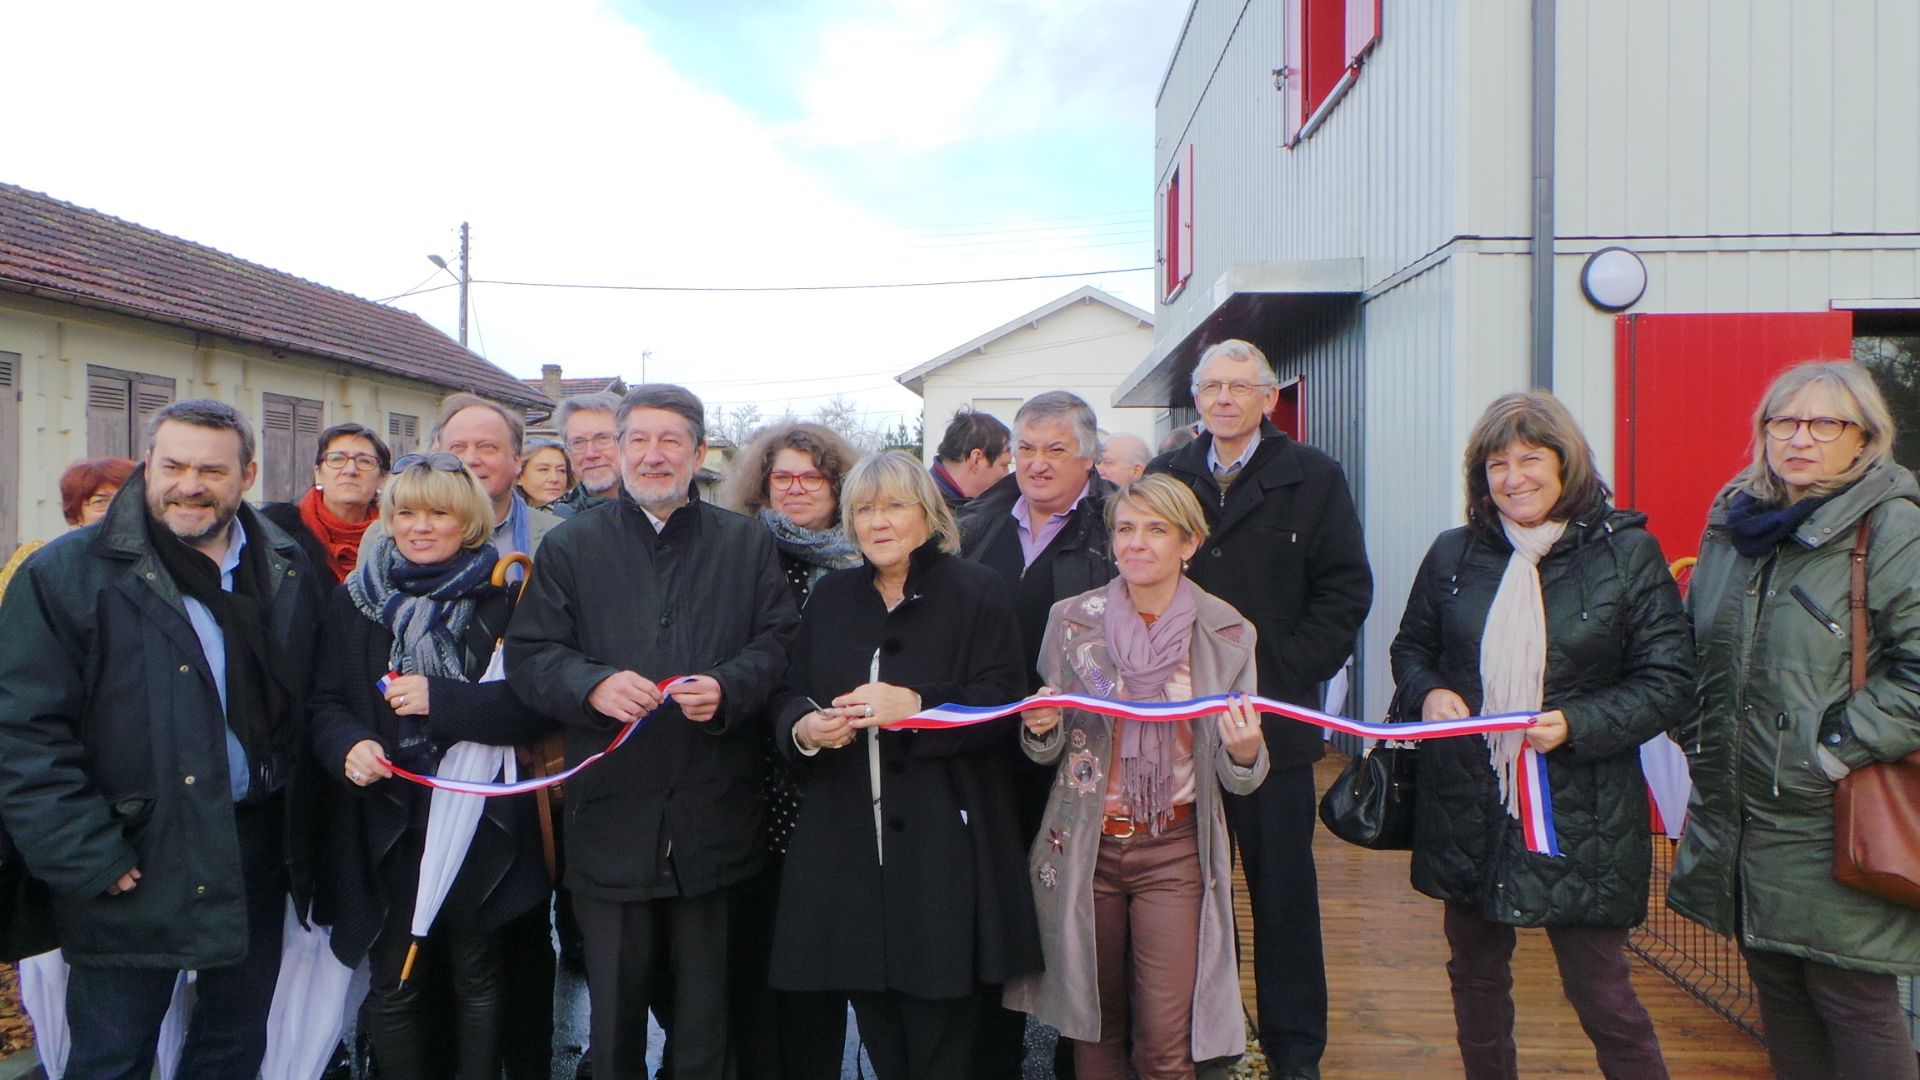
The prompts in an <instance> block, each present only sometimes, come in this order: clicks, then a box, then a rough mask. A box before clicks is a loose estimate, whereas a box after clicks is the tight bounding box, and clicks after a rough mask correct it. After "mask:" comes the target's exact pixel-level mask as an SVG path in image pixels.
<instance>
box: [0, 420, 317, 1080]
mask: <svg viewBox="0 0 1920 1080" xmlns="http://www.w3.org/2000/svg"><path fill="white" fill-rule="evenodd" d="M148 440H149V447H148V450H147V456H146V461H145V466H144V469H143V472H141V473H136V474H134V476H133V477H132V478H131V479H130V480H129V481H128V482H127V484H126V486H125V487H123V488H121V489H120V493H119V495H118V496H117V497H116V498H115V499H114V502H113V505H112V506H111V507H110V508H109V509H108V511H107V516H106V518H105V519H104V520H103V521H101V522H100V523H99V524H98V525H95V526H93V527H90V528H86V529H81V530H77V531H75V532H70V533H68V534H66V535H65V536H63V537H61V538H60V539H58V540H55V541H54V542H53V543H52V544H49V545H48V546H47V547H46V549H45V550H43V551H41V552H39V553H38V554H36V555H35V556H34V557H33V558H32V559H31V560H29V561H28V562H27V564H26V567H25V569H24V570H23V572H22V573H21V574H20V577H19V580H17V581H15V582H14V583H13V586H12V587H11V588H10V589H9V590H8V591H7V597H6V602H5V603H4V604H0V643H4V644H0V815H3V816H4V817H5V819H6V823H7V828H8V830H9V831H10V832H11V833H12V835H13V839H14V842H15V843H16V844H17V845H18V847H19V850H20V853H21V855H22V856H24V858H25V860H26V864H27V868H28V870H30V871H31V872H32V873H33V875H34V876H35V877H37V878H39V879H40V880H42V881H44V882H46V883H47V885H48V886H49V887H50V888H51V889H52V891H53V893H54V895H55V897H56V898H57V903H56V911H55V918H56V923H57V927H58V931H59V934H58V936H59V940H60V945H61V947H62V948H63V950H64V951H65V954H66V959H67V961H68V962H69V963H71V964H72V965H73V973H72V976H71V980H70V982H69V984H68V988H67V1015H68V1020H69V1022H70V1024H71V1025H72V1032H73V1050H72V1056H71V1057H70V1058H69V1059H68V1062H67V1072H66V1075H68V1076H70V1077H74V1078H75V1080H86V1078H90V1077H103V1076H112V1077H122V1076H145V1075H147V1073H148V1072H149V1071H151V1069H152V1068H153V1062H154V1046H155V1040H156V1039H157V1038H158V1036H159V1033H160V1023H161V1020H162V1018H163V1017H164V1016H165V1014H166V1011H167V1007H168V1004H169V1002H170V1001H171V999H172V997H173V988H174V981H175V978H176V976H177V975H178V973H179V972H180V971H181V970H183V969H193V970H197V971H198V972H199V995H198V1001H197V1003H196V1005H195V1006H194V1011H193V1017H192V1019H191V1021H190V1022H189V1025H188V1030H187V1039H186V1045H185V1047H184V1049H183V1051H182V1054H181V1059H180V1067H179V1068H180V1075H182V1076H192V1077H196V1078H198V1077H208V1078H214V1080H220V1078H229V1080H253V1077H254V1076H255V1075H256V1074H257V1073H258V1071H259V1068H260V1061H261V1057H262V1055H263V1054H264V1053H265V1051H266V1039H267V1033H266V1023H267V1011H268V1007H269V1005H270V1004H271V1003H272V1000H273V990H274V982H275V979H276V978H277V977H278V975H279V971H280V934H281V923H282V919H283V912H284V909H285V907H286V897H287V891H288V888H289V884H290V882H289V869H290V868H291V870H292V871H293V880H292V882H291V884H292V886H293V888H294V891H295V894H296V896H297V897H298V898H299V900H300V903H301V905H302V906H303V907H304V904H305V900H306V898H307V896H308V895H310V890H309V888H308V885H309V884H310V883H309V882H307V881H306V880H305V876H306V874H307V859H306V852H305V851H304V850H303V848H304V845H303V844H301V843H299V842H293V843H291V845H290V838H289V824H288V822H289V813H288V810H289V806H290V805H292V804H293V803H294V801H295V796H296V795H297V794H299V792H296V791H294V790H291V789H293V788H295V787H296V785H294V784H292V783H290V780H291V778H292V777H294V776H295V775H297V774H298V773H299V772H300V771H301V769H302V768H303V767H304V766H305V765H306V764H307V758H308V754H307V751H306V738H305V734H304V725H303V723H302V722H301V715H302V711H303V709H304V704H305V700H304V699H305V693H306V672H307V671H308V670H309V669H310V666H311V662H312V657H313V649H314V639H315V636H316V628H317V626H318V622H319V600H320V596H319V590H318V587H317V584H316V580H317V579H316V578H315V576H314V573H313V572H312V569H311V568H310V566H309V565H308V563H307V560H306V556H305V554H304V553H302V552H301V550H300V548H299V545H298V544H296V543H295V542H294V541H293V540H292V539H291V538H289V537H288V536H287V535H286V534H285V533H283V532H281V531H280V530H279V529H277V528H275V527H274V526H273V525H271V524H269V523H268V522H267V521H266V519H264V518H262V517H260V516H259V515H258V514H257V513H255V512H254V511H253V509H252V508H251V507H248V506H247V505H245V503H244V502H242V499H241V496H242V494H243V493H244V492H245V491H246V490H247V488H248V487H250V486H251V485H252V484H253V481H254V477H255V475H256V474H257V472H258V471H259V470H258V465H257V463H256V462H255V461H254V460H253V451H254V439H253V431H252V429H251V428H250V427H249V426H248V424H247V421H246V419H245V418H244V417H242V416H241V415H240V414H239V413H238V412H237V411H235V410H234V409H233V407H232V406H230V405H226V404H224V403H221V402H217V401H183V402H179V403H177V404H174V405H169V406H167V407H166V408H165V409H162V410H161V411H160V412H159V413H157V414H156V415H155V416H154V418H153V421H152V423H151V425H150V426H149V428H148ZM295 835H296V836H297V833H296V834H295ZM290 847H291V850H290Z"/></svg>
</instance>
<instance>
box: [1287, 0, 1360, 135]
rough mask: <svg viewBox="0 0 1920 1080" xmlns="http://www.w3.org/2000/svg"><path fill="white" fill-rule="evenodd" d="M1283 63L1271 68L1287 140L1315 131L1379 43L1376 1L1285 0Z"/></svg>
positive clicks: (1343, 94)
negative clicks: (1275, 80)
mask: <svg viewBox="0 0 1920 1080" xmlns="http://www.w3.org/2000/svg"><path fill="white" fill-rule="evenodd" d="M1286 3H1287V27H1286V57H1287V65H1286V66H1285V67H1283V68H1281V69H1280V70H1279V71H1277V72H1275V73H1274V74H1275V76H1276V77H1277V78H1278V80H1279V84H1280V93H1281V115H1282V124H1283V126H1284V128H1285V142H1286V145H1288V146H1293V145H1295V144H1297V143H1299V141H1300V140H1301V139H1304V138H1306V137H1307V136H1309V135H1311V134H1313V132H1314V130H1315V129H1316V128H1318V127H1319V126H1320V123H1321V121H1322V120H1324V119H1325V118H1326V114H1327V113H1328V111H1330V110H1331V109H1332V108H1333V106H1334V105H1335V104H1337V103H1338V102H1339V100H1340V99H1341V98H1342V97H1344V96H1345V95H1346V92H1347V90H1348V88H1349V87H1351V86H1352V85H1353V80H1354V79H1355V78H1357V77H1358V76H1359V74H1360V64H1361V62H1362V61H1363V60H1364V59H1365V58H1366V55H1367V54H1368V53H1369V52H1371V51H1372V50H1373V47H1374V45H1376V44H1378V43H1379V41H1380V0H1286Z"/></svg>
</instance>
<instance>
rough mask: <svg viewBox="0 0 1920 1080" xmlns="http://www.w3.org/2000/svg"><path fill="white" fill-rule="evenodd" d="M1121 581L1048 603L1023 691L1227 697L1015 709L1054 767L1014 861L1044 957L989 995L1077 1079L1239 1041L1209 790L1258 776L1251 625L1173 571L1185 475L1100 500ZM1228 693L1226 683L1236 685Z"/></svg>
mask: <svg viewBox="0 0 1920 1080" xmlns="http://www.w3.org/2000/svg"><path fill="white" fill-rule="evenodd" d="M1107 528H1108V531H1109V533H1110V534H1111V539H1112V542H1113V548H1112V550H1113V555H1114V559H1115V560H1116V561H1117V563H1118V564H1119V570H1120V576H1119V577H1118V578H1116V579H1114V580H1113V581H1112V582H1110V583H1109V584H1107V585H1105V586H1102V587H1100V588H1098V589H1094V590H1091V591H1089V592H1085V593H1082V594H1080V595H1079V596H1075V597H1070V598H1068V599H1066V600H1062V601H1060V602H1059V603H1057V604H1055V605H1054V606H1053V610H1052V611H1051V612H1050V613H1049V614H1048V617H1047V629H1046V637H1045V639H1044V640H1043V641H1042V643H1041V646H1040V672H1041V675H1042V677H1044V678H1045V679H1046V681H1047V683H1048V684H1049V686H1048V687H1042V688H1041V691H1040V692H1041V693H1042V694H1050V693H1053V692H1054V691H1053V690H1052V689H1050V687H1055V686H1057V687H1060V688H1062V689H1063V690H1065V691H1068V692H1074V693H1083V694H1090V695H1093V696H1097V697H1103V698H1119V699H1123V700H1127V701H1185V700H1188V699H1191V698H1194V697H1202V696H1208V695H1213V694H1222V693H1234V694H1235V696H1234V697H1233V698H1232V699H1230V701H1229V704H1228V706H1227V709H1226V711H1225V712H1221V713H1215V714H1212V715H1209V716H1204V717H1201V718H1199V719H1197V720H1183V721H1168V722H1148V721H1143V720H1123V719H1119V718H1116V717H1109V716H1103V715H1099V714H1097V713H1093V712H1089V711H1087V710H1084V709H1071V710H1068V711H1067V712H1066V714H1065V716H1064V718H1063V717H1062V714H1061V710H1060V709H1057V708H1052V707H1047V708H1035V709H1028V710H1026V712H1025V713H1024V714H1023V717H1024V722H1025V731H1024V733H1023V735H1022V737H1021V746H1022V747H1023V748H1024V749H1025V750H1026V752H1027V755H1028V756H1029V757H1031V758H1033V759H1034V760H1035V761H1038V762H1041V763H1043V764H1048V763H1053V762H1056V761H1057V762H1059V768H1058V771H1057V774H1056V779H1055V781H1054V791H1055V793H1056V797H1054V798H1050V799H1049V800H1048V802H1047V812H1046V818H1045V820H1044V821H1043V822H1042V823H1041V828H1040V834H1039V836H1038V837H1037V838H1036V839H1035V841H1034V844H1033V851H1032V853H1031V854H1030V855H1029V856H1028V865H1029V870H1030V881H1031V887H1032V889H1033V895H1034V903H1035V906H1036V907H1037V909H1038V911H1039V917H1040V928H1041V941H1042V942H1043V944H1044V945H1045V948H1046V969H1045V971H1043V972H1040V973H1037V974H1032V975H1025V976H1022V977H1021V978H1018V979H1016V980H1014V981H1013V982H1012V983H1011V984H1009V985H1008V987H1007V993H1006V1006H1007V1007H1008V1008H1010V1009H1018V1010H1021V1011H1024V1012H1029V1013H1032V1014H1033V1015H1034V1016H1035V1017H1036V1018H1037V1019H1039V1020H1041V1021H1042V1022H1044V1023H1047V1024H1051V1025H1053V1026H1054V1027H1057V1028H1059V1029H1060V1034H1061V1036H1062V1037H1064V1038H1068V1039H1072V1040H1074V1046H1073V1049H1074V1071H1075V1074H1076V1075H1077V1076H1078V1078H1079V1080H1126V1077H1127V1076H1128V1046H1129V1044H1131V1046H1132V1065H1133V1067H1134V1069H1135V1070H1136V1071H1137V1074H1138V1076H1139V1077H1140V1080H1174V1078H1180V1080H1191V1078H1192V1077H1193V1076H1194V1070H1195V1064H1196V1063H1197V1062H1205V1061H1211V1060H1215V1059H1224V1058H1236V1057H1239V1056H1240V1054H1241V1053H1243V1052H1244V1051H1245V1049H1246V1027H1245V1025H1244V1023H1243V1021H1242V1016H1243V1015H1244V1014H1243V1010H1242V1007H1241V1002H1240V981H1239V974H1238V967H1237V964H1236V961H1235V957H1234V934H1233V900H1232V890H1231V889H1230V888H1228V887H1224V886H1225V885H1226V883H1227V882H1228V880H1229V879H1230V877H1231V874H1232V869H1233V867H1232V857H1231V855H1230V853H1229V847H1228V839H1227V821H1226V812H1225V809H1224V802H1223V800H1222V797H1221V796H1222V792H1223V791H1231V792H1234V793H1236V794H1241V795H1244V794H1247V793H1249V792H1251V791H1253V790H1254V789H1255V788H1257V787H1259V786H1260V782H1261V781H1262V780H1264V779H1265V778H1266V774H1267V764H1268V763H1267V751H1266V744H1265V742H1264V740H1263V739H1262V738H1261V735H1260V714H1259V713H1258V712H1257V711H1255V709H1254V708H1253V706H1252V703H1251V702H1249V701H1247V700H1246V699H1245V697H1244V696H1242V695H1245V694H1250V693H1252V692H1253V690H1254V689H1255V682H1256V673H1255V670H1254V665H1253V647H1254V630H1253V627H1252V625H1251V624H1249V623H1248V622H1247V620H1246V619H1244V618H1242V617H1241V615H1240V613H1239V612H1237V611H1235V610H1234V609H1233V608H1232V606H1231V605H1229V604H1227V603H1226V602H1225V601H1223V600H1219V599H1217V598H1215V597H1213V596H1211V595H1209V594H1208V593H1206V592H1203V591H1202V590H1201V589H1200V588H1198V587H1197V586H1195V585H1194V584H1193V583H1192V582H1191V581H1189V580H1187V578H1186V575H1185V574H1184V573H1183V567H1184V564H1185V563H1186V561H1187V560H1188V559H1190V558H1191V557H1192V556H1193V553H1194V551H1195V549H1197V548H1198V547H1199V546H1200V544H1201V543H1202V542H1203V541H1204V540H1205V539H1206V535H1207V524H1206V516H1205V514H1204V513H1203V512H1202V511H1201V509H1200V504H1199V502H1198V501H1197V500H1196V499H1195V498H1194V495H1193V492H1192V491H1191V490H1189V489H1188V488H1187V486H1186V485H1184V484H1182V483H1180V482H1179V481H1177V480H1174V479H1172V478H1171V477H1168V476H1163V475H1155V476H1148V477H1145V478H1143V479H1140V480H1137V481H1135V482H1134V483H1133V484H1132V485H1131V486H1130V487H1127V488H1123V489H1121V491H1120V492H1119V493H1118V494H1117V495H1115V496H1114V498H1113V499H1111V500H1109V502H1108V503H1107ZM1236 692H1237V693H1236Z"/></svg>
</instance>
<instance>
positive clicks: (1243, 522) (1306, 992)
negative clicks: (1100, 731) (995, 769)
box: [1147, 340, 1373, 1080]
mask: <svg viewBox="0 0 1920 1080" xmlns="http://www.w3.org/2000/svg"><path fill="white" fill-rule="evenodd" d="M1279 396H1280V392H1279V387H1278V380H1277V379H1275V378H1274V374H1273V368H1272V367H1271V366H1270V365H1269V364H1268V363H1267V358H1266V356H1265V355H1264V354H1262V353H1261V352H1260V350H1259V349H1257V348H1255V347H1254V346H1253V345H1251V344H1249V343H1248V342H1245V341H1238V340H1232V341H1223V342H1220V343H1219V344H1217V345H1214V346H1213V347H1211V348H1209V349H1208V350H1207V351H1206V353H1205V354H1204V355H1202V356H1201V358H1200V363H1199V365H1198V366H1197V367H1195V368H1194V372H1193V402H1194V407H1195V408H1197V409H1198V410H1199V411H1200V420H1201V423H1202V424H1203V425H1204V426H1205V431H1203V432H1202V433H1201V434H1200V435H1199V437H1197V438H1195V439H1194V440H1193V441H1192V442H1190V443H1188V444H1186V445H1185V446H1183V447H1181V448H1180V449H1178V450H1174V451H1172V452H1170V453H1166V454H1162V455H1160V457H1158V458H1156V459H1154V461H1153V463H1152V464H1151V465H1149V466H1148V467H1147V471H1148V472H1149V473H1154V472H1165V473H1171V474H1172V475H1173V476H1174V477H1175V478H1177V479H1179V480H1180V481H1181V482H1183V483H1185V484H1186V485H1187V486H1188V487H1190V488H1192V489H1193V493H1194V494H1195V495H1197V496H1199V498H1200V505H1201V507H1202V508H1203V509H1205V511H1206V514H1207V525H1208V527H1209V530H1208V533H1209V534H1208V537H1207V542H1206V543H1205V544H1204V545H1202V546H1201V548H1200V550H1199V551H1197V552H1195V553H1194V556H1193V566H1192V569H1191V570H1189V571H1188V576H1190V577H1191V578H1192V579H1193V582H1194V584H1196V585H1198V586H1200V587H1201V588H1203V589H1205V590H1207V591H1208V592H1210V593H1212V594H1213V595H1215V596H1218V597H1220V598H1221V599H1222V600H1225V601H1227V602H1228V603H1230V604H1232V605H1233V606H1234V607H1236V608H1238V609H1239V610H1240V613H1241V614H1242V615H1245V616H1246V617H1247V619H1248V620H1249V621H1251V622H1252V623H1253V625H1254V628H1255V629H1256V630H1257V631H1258V632H1259V643H1258V646H1257V650H1256V653H1255V657H1254V659H1255V664H1256V666H1257V667H1258V668H1259V676H1260V693H1261V694H1263V695H1266V696H1268V697H1273V698H1278V699H1280V700H1282V701H1290V702H1293V703H1295V704H1299V705H1307V706H1311V707H1314V708H1318V707H1319V705H1320V686H1321V684H1322V683H1324V682H1325V681H1326V680H1328V679H1330V678H1332V677H1333V675H1334V673H1335V672H1337V671H1339V670H1340V667H1341V665H1342V664H1344V663H1346V659H1347V656H1348V655H1349V654H1350V653H1352V651H1353V648H1354V644H1355V639H1356V638H1357V636H1358V634H1359V631H1360V624H1361V623H1362V622H1363V621H1364V620H1365V619H1366V617H1367V609H1368V608H1369V607H1371V606H1372V604H1373V572H1372V570H1371V569H1369V567H1368V565H1367V549H1366V543H1365V541H1364V540H1363V538H1362V537H1361V533H1360V518H1359V515H1358V514H1356V513H1355V511H1354V507H1353V496H1352V494H1351V493H1350V492H1349V491H1348V490H1347V481H1346V476H1345V474H1344V473H1342V472H1341V469H1340V465H1339V463H1338V462H1336V461H1334V460H1333V459H1332V458H1330V457H1328V456H1327V455H1325V454H1323V453H1321V452H1320V451H1318V450H1315V449H1313V448H1311V447H1308V446H1305V445H1302V444H1300V443H1297V442H1294V441H1293V440H1292V439H1290V438H1288V437H1287V436H1286V435H1285V434H1284V433H1282V432H1281V431H1280V429H1279V428H1276V427H1274V426H1273V423H1272V422H1271V421H1269V420H1268V419H1267V414H1268V413H1269V412H1271V411H1272V410H1273V407H1274V405H1275V404H1276V403H1277V402H1278V400H1279ZM1262 731H1263V734H1264V736H1265V738H1266V740H1267V752H1268V754H1269V755H1270V756H1271V758H1272V761H1273V768H1272V771H1271V772H1269V773H1268V774H1267V779H1266V782H1265V783H1263V784H1261V785H1260V787H1259V788H1257V789H1256V790H1255V791H1254V792H1253V794H1251V795H1228V796H1227V797H1226V800H1227V824H1228V826H1229V827H1230V828H1231V829H1232V830H1233V833H1234V837H1235V840H1236V841H1237V842H1238V844H1239V846H1240V854H1241V861H1242V864H1243V866H1244V867H1245V870H1246V876H1247V892H1248V899H1249V900H1250V901H1251V906H1252V908H1253V953H1254V985H1255V991H1256V996H1257V998H1258V1003H1259V1015H1260V1044H1261V1048H1262V1049H1263V1050H1265V1052H1266V1055H1267V1060H1268V1062H1269V1063H1270V1064H1271V1065H1272V1068H1273V1076H1274V1077H1275V1078H1276V1080H1279V1078H1285V1077H1291V1078H1300V1077H1318V1076H1319V1075H1320V1064H1319V1063H1320V1056H1321V1053H1322V1052H1323V1051H1324V1050H1325V1049H1326V1044H1327V980H1326V965H1325V960H1324V957H1323V956H1322V951H1321V943H1320V896H1319V890H1318V886H1317V884H1316V882H1315V880H1314V867H1313V846H1312V845H1313V832H1314V810H1315V798H1314V785H1313V763H1314V762H1315V761H1318V760H1319V759H1320V757H1321V756H1322V754H1323V753H1324V747H1323V743H1322V735H1321V732H1320V730H1319V729H1318V728H1315V727H1312V726H1309V725H1306V724H1298V723H1288V722H1285V721H1275V722H1273V723H1269V724H1267V725H1266V726H1265V727H1264V728H1263V729H1262Z"/></svg>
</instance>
